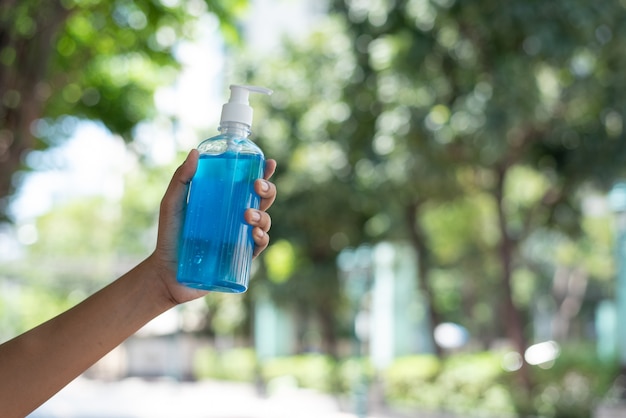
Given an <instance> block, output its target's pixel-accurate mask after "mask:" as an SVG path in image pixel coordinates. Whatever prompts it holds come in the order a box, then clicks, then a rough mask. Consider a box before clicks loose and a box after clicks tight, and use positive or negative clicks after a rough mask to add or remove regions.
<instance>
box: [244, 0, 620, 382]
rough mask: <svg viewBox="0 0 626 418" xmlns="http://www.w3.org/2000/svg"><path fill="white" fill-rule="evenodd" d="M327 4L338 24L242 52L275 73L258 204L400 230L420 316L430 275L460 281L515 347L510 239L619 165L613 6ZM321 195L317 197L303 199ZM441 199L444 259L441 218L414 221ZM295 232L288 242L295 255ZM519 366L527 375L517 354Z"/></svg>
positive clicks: (554, 219)
mask: <svg viewBox="0 0 626 418" xmlns="http://www.w3.org/2000/svg"><path fill="white" fill-rule="evenodd" d="M331 4H332V6H331V9H332V12H333V13H332V14H333V16H334V19H335V20H334V24H335V25H336V26H334V28H335V30H336V31H337V32H334V33H332V34H330V33H329V32H330V30H331V29H329V28H325V29H324V30H325V31H326V32H327V33H326V34H325V35H324V34H321V33H316V34H315V35H314V36H313V37H312V39H311V45H310V46H309V48H308V49H307V47H303V46H297V45H294V44H290V49H288V51H289V53H290V54H292V55H291V57H289V56H288V54H287V58H285V57H284V56H283V57H281V58H280V59H279V60H278V63H279V64H277V66H275V65H276V64H272V62H271V61H270V62H266V64H265V65H264V66H263V67H262V68H261V67H258V66H254V65H251V66H249V67H247V71H248V74H250V75H251V78H252V79H254V80H255V82H258V83H260V84H264V85H269V86H272V87H277V94H276V95H275V96H274V97H273V99H272V102H273V105H274V107H275V108H276V109H277V110H276V112H273V113H272V115H271V117H270V118H269V120H270V122H268V127H267V128H265V127H263V126H260V128H258V129H259V131H260V132H262V133H263V134H264V136H265V137H266V138H267V139H266V141H267V142H264V143H263V145H264V147H266V149H267V150H268V151H269V152H268V153H269V154H270V155H277V156H278V158H279V159H280V158H281V157H282V158H284V159H285V161H286V164H285V162H283V163H282V167H283V171H282V172H279V173H278V175H277V182H279V185H283V187H282V188H281V190H282V197H281V200H280V201H279V203H278V204H277V208H276V209H274V211H275V213H277V214H278V213H280V214H278V217H279V218H280V219H281V223H284V224H286V225H287V224H288V225H292V224H291V222H294V221H295V218H297V217H298V216H302V218H305V215H298V214H297V213H298V211H297V210H294V207H296V208H299V207H302V208H305V209H307V211H306V216H307V217H313V218H314V219H315V218H316V217H317V216H319V214H320V213H321V214H323V216H325V217H326V219H327V221H329V222H330V223H331V224H332V223H334V222H335V221H336V220H338V219H340V220H341V222H339V224H337V225H334V226H330V225H324V224H323V223H321V222H315V223H313V222H310V220H309V219H307V220H306V221H304V220H303V222H302V223H298V224H297V225H298V226H297V230H298V232H297V236H306V235H307V233H311V234H313V233H314V234H319V233H320V230H319V229H318V230H316V231H313V230H311V231H310V232H307V229H306V228H312V227H314V226H315V227H318V226H319V225H323V228H324V229H323V231H326V232H325V233H324V236H325V238H326V239H327V243H328V242H330V237H331V236H333V232H337V231H350V233H349V234H346V235H345V236H346V237H349V238H348V239H347V240H345V241H344V244H345V243H346V242H347V243H353V242H354V241H353V240H357V242H359V240H362V241H367V240H369V241H372V240H381V239H394V238H395V239H397V238H404V239H411V241H412V242H413V245H414V247H415V249H416V253H417V254H418V256H419V258H420V262H421V269H420V274H419V277H417V278H416V280H418V281H419V283H420V287H421V288H422V289H423V292H424V293H425V295H426V296H427V297H428V298H429V306H430V308H431V314H432V317H433V318H434V319H435V321H437V320H438V319H439V318H442V312H443V311H442V308H441V306H439V305H438V304H439V302H438V300H439V298H438V296H439V295H436V294H435V289H436V288H441V287H440V286H439V283H438V282H439V280H440V279H441V278H442V277H444V275H442V274H441V273H446V277H452V278H453V280H455V282H456V283H464V281H469V282H470V283H469V284H468V285H466V286H465V288H464V290H463V292H465V294H464V295H462V297H463V298H466V300H468V301H469V300H471V299H473V301H471V303H470V304H471V305H473V306H478V305H479V304H480V305H481V306H483V307H493V308H492V312H490V314H489V317H490V318H492V319H493V320H494V321H496V324H494V325H492V328H495V329H496V333H494V334H492V335H491V337H492V338H495V337H497V336H500V335H501V334H504V335H506V336H507V337H508V339H509V340H510V341H511V343H512V345H513V347H514V349H515V350H516V351H518V352H519V353H520V354H521V355H523V353H524V351H525V349H526V348H527V346H528V342H527V341H528V338H529V336H530V335H529V331H530V330H529V328H528V324H529V318H528V315H530V310H529V309H527V308H528V307H525V306H523V305H520V304H519V303H516V300H515V297H514V293H515V286H516V283H515V281H516V277H521V276H522V275H523V273H524V272H525V271H526V270H527V269H528V267H529V265H531V264H532V262H533V260H531V259H529V258H528V254H527V253H525V252H524V251H523V249H524V248H525V247H526V246H527V245H529V243H530V242H532V240H535V239H537V238H538V237H539V236H540V232H541V231H553V232H555V233H561V234H565V235H569V236H571V237H576V236H579V235H580V234H581V233H582V231H581V229H580V219H581V217H580V215H581V214H580V207H581V196H582V193H581V191H582V190H584V189H593V188H596V189H598V190H600V191H603V190H606V189H607V187H610V185H611V182H612V181H614V180H615V179H616V178H618V177H619V176H620V175H623V174H624V165H623V163H621V162H623V161H626V141H624V139H625V138H624V131H623V118H624V105H623V103H622V102H621V101H620V100H619V97H620V96H621V95H622V94H623V91H624V89H625V87H626V85H625V83H624V81H623V80H622V79H621V77H620V72H619V69H620V68H622V67H623V60H624V57H623V54H621V53H620V51H621V49H622V48H623V47H624V43H625V42H626V38H624V37H623V36H622V35H621V34H622V33H623V29H624V23H623V22H622V21H621V20H620V19H619V16H620V13H621V11H622V9H621V7H622V6H621V5H620V4H619V2H616V1H611V2H604V3H602V4H590V3H587V2H582V1H580V2H575V3H572V2H566V1H557V2H550V3H549V4H548V3H545V2H540V1H532V2H525V1H518V2H513V3H510V2H509V3H498V2H493V1H491V0H484V1H479V2H469V3H468V2H455V1H447V0H436V1H423V2H420V1H398V2H393V3H384V2H376V3H375V4H374V3H372V4H370V3H368V2H365V3H363V2H350V1H346V2H344V1H337V2H332V3H331ZM374 6H375V7H374ZM331 40H332V41H331ZM335 51H341V53H340V54H336V53H335ZM301 65H308V66H309V67H310V68H312V69H313V70H312V71H314V74H313V75H312V76H311V75H310V73H309V72H306V71H303V70H301V69H300V68H301ZM279 69H280V71H279ZM271 72H277V73H279V74H280V76H279V77H278V76H274V77H272V75H271ZM336 89H341V94H339V95H338V94H337V91H336ZM278 144H280V145H278ZM320 150H327V152H326V153H323V152H322V151H320ZM272 152H275V153H274V154H272ZM319 153H322V154H321V156H320V154H319ZM303 154H304V155H306V157H307V158H304V157H301V159H300V160H297V159H296V158H295V157H294V156H301V155H303ZM330 155H332V156H333V157H332V158H329V156H330ZM300 161H303V162H306V163H304V164H303V163H300ZM320 167H324V168H325V169H320ZM299 173H305V175H304V176H303V175H298V174H299ZM320 173H321V174H322V179H321V180H320V179H319V178H318V177H317V176H320ZM296 179H298V180H297V181H296ZM294 184H297V185H298V187H299V188H301V189H303V190H306V192H302V194H307V196H306V199H307V202H308V203H309V205H307V204H306V203H302V204H301V206H289V204H290V202H292V200H291V199H294V198H295V197H296V196H298V195H299V191H298V188H296V187H295V186H294ZM316 184H317V185H320V187H317V185H316ZM333 197H337V198H338V201H337V202H335V203H333V202H331V201H330V199H332V198H333ZM302 198H304V196H303V197H302ZM320 202H324V203H323V204H324V205H325V206H327V207H328V208H332V209H329V210H328V212H325V211H319V210H314V209H317V208H316V206H313V205H319V204H321V203H320ZM283 205H284V206H285V207H288V208H289V209H288V211H287V212H289V213H283V212H282V211H281V210H280V207H281V206H283ZM454 206H456V207H457V208H459V210H457V211H456V212H454V211H449V210H450V209H451V208H452V207H454ZM446 211H448V213H452V214H453V216H466V217H467V219H466V222H463V221H459V220H457V219H455V218H454V217H453V218H451V220H453V221H456V222H455V223H454V224H452V223H450V222H448V225H447V226H445V228H447V230H448V231H450V227H451V226H453V225H456V226H458V227H462V228H464V229H459V230H460V231H461V230H462V231H463V232H465V233H470V232H471V233H472V234H473V235H471V236H469V237H466V240H457V243H458V245H461V246H460V248H461V249H460V250H459V251H457V252H456V254H453V255H454V257H451V256H449V255H448V257H447V258H446V257H445V251H446V250H445V249H443V247H442V246H441V245H439V247H436V245H437V244H438V243H439V244H440V240H438V237H437V236H436V233H438V232H441V231H442V229H435V228H433V227H432V224H431V223H430V222H432V221H433V220H435V219H438V218H439V219H443V218H444V217H445V216H446ZM346 214H348V215H347V216H346ZM472 222H474V223H475V225H477V226H475V227H474V229H471V224H472ZM372 225H376V226H377V227H376V228H372ZM291 227H292V228H295V227H294V226H293V225H292V226H291ZM279 228H280V227H279ZM442 228H444V227H442ZM285 233H293V231H286V232H285ZM344 234H345V232H344ZM285 237H286V236H285ZM291 240H292V238H290V241H291ZM312 241H313V240H310V239H309V241H308V244H307V243H303V244H302V246H301V247H300V248H301V254H302V255H303V257H305V260H309V262H312V260H316V259H315V258H314V257H313V254H314V253H313V251H314V249H313V247H312V246H311V245H310V243H311V242H312ZM303 242H304V241H303ZM316 248H317V247H316ZM331 256H332V251H330V250H328V251H327V255H326V257H331ZM317 261H319V260H317ZM327 263H328V264H327V265H329V266H330V261H328V262H327ZM305 265H307V264H306V263H304V262H303V263H302V266H305ZM468 267H469V268H468ZM298 271H299V269H296V270H295V271H294V273H293V280H298ZM317 279H318V280H321V279H320V277H319V276H318V277H317ZM543 280H548V281H549V280H551V276H547V277H543ZM293 286H296V284H295V283H294V284H293ZM438 286H439V287H438ZM472 309H473V308H471V307H470V308H468V311H469V312H472ZM483 310H484V309H483ZM442 319H443V318H442ZM471 320H472V316H471V315H470V316H468V317H466V318H464V321H466V322H468V321H471ZM435 324H436V323H435ZM520 377H521V379H522V380H523V381H524V382H525V385H526V386H527V387H529V386H530V384H531V382H530V380H529V379H530V378H529V374H528V371H527V369H526V367H523V368H522V370H521V371H520Z"/></svg>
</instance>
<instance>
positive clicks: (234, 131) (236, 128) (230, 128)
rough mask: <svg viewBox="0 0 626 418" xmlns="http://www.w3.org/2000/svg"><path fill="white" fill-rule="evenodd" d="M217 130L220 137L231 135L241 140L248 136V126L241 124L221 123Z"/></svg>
mask: <svg viewBox="0 0 626 418" xmlns="http://www.w3.org/2000/svg"><path fill="white" fill-rule="evenodd" d="M217 130H218V131H220V133H221V134H222V135H233V136H238V137H241V138H247V137H248V136H250V126H248V125H246V124H245V123H241V122H230V121H227V122H222V123H221V124H220V126H219V128H217Z"/></svg>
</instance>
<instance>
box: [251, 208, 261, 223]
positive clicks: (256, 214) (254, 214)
mask: <svg viewBox="0 0 626 418" xmlns="http://www.w3.org/2000/svg"><path fill="white" fill-rule="evenodd" d="M250 218H251V219H252V222H257V221H258V220H260V219H261V214H260V213H259V212H257V211H256V210H255V211H253V212H252V215H250Z"/></svg>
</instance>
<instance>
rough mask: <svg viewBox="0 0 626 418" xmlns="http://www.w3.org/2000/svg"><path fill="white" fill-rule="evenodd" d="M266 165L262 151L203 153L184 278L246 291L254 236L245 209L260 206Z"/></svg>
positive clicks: (190, 201) (194, 184)
mask: <svg viewBox="0 0 626 418" xmlns="http://www.w3.org/2000/svg"><path fill="white" fill-rule="evenodd" d="M257 149H258V148H257ZM264 166H265V159H264V157H263V154H262V152H260V150H259V153H258V154H256V153H237V152H233V151H231V150H228V151H226V152H224V153H222V154H217V155H213V154H201V155H200V159H199V161H198V168H197V171H196V174H195V176H194V177H193V179H192V181H191V184H190V186H189V194H188V198H187V211H186V215H185V221H184V225H183V230H182V235H181V242H180V246H179V248H180V250H179V257H178V260H179V265H178V275H177V279H178V281H179V282H180V283H182V284H184V285H186V286H189V287H193V288H197V289H204V290H212V291H218V292H227V293H241V292H245V291H246V289H247V288H248V281H249V278H250V267H251V264H252V253H253V251H254V241H253V239H252V226H250V225H249V224H248V223H247V222H246V221H245V220H244V212H245V210H246V209H247V208H255V209H258V208H259V203H260V198H259V196H258V195H257V194H256V193H255V191H254V189H253V185H254V181H255V180H256V179H258V178H260V177H261V176H262V175H263V170H264Z"/></svg>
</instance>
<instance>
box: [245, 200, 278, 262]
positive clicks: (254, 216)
mask: <svg viewBox="0 0 626 418" xmlns="http://www.w3.org/2000/svg"><path fill="white" fill-rule="evenodd" d="M244 218H245V220H246V222H247V223H249V224H250V225H252V226H253V229H252V239H254V256H255V257H256V256H257V255H259V254H260V253H261V252H262V251H263V250H264V249H265V248H267V246H268V245H269V242H270V236H269V235H268V232H269V230H270V228H271V227H272V218H271V217H270V215H269V214H267V213H266V212H263V211H260V210H256V209H248V210H246V212H245V213H244Z"/></svg>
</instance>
